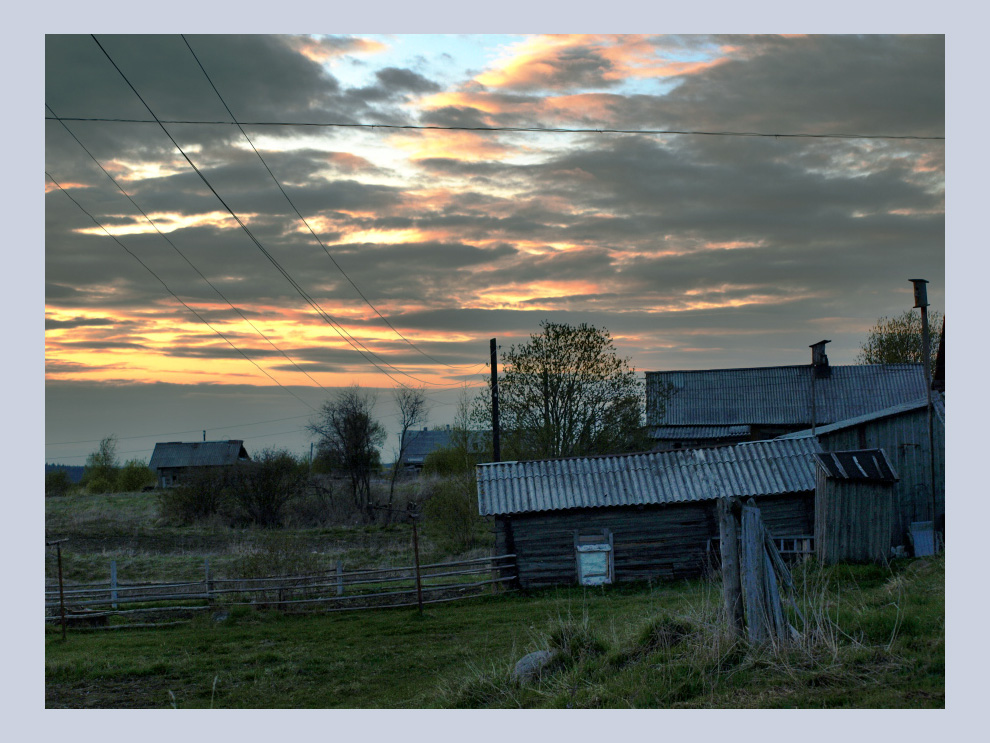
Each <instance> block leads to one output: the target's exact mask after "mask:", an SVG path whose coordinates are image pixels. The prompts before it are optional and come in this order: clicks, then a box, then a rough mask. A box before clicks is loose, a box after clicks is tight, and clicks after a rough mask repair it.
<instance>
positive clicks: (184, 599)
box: [45, 555, 515, 626]
mask: <svg viewBox="0 0 990 743" xmlns="http://www.w3.org/2000/svg"><path fill="white" fill-rule="evenodd" d="M204 567H205V569H204V575H203V580H200V581H187V582H173V583H118V582H117V580H116V575H117V574H116V565H115V563H114V564H112V566H111V571H110V573H111V580H110V582H109V583H86V584H75V585H66V586H65V587H64V589H63V595H64V601H65V619H66V621H67V622H68V623H69V625H70V626H72V625H86V624H89V625H95V626H101V625H109V619H110V617H121V618H126V619H133V618H141V616H142V615H145V616H151V617H154V618H156V619H157V618H160V617H162V616H163V615H164V616H167V615H168V614H169V613H171V614H173V615H174V614H183V615H187V614H188V613H190V612H198V611H209V610H213V611H220V610H223V609H227V608H230V607H235V606H253V607H256V608H261V609H277V610H280V611H346V610H355V609H387V608H389V609H390V608H397V607H409V606H417V604H418V603H419V602H418V595H417V594H418V591H417V586H416V568H415V567H414V566H413V567H397V568H382V569H377V570H352V571H346V572H345V571H344V570H343V566H342V565H341V563H340V562H338V563H337V567H336V569H335V570H329V571H324V572H319V573H311V574H308V575H292V576H270V577H265V578H222V579H221V578H212V577H211V576H210V571H209V562H208V561H207V562H206V563H205V566H204ZM419 577H420V584H421V595H422V603H423V604H436V603H441V602H446V601H456V600H458V599H465V598H471V597H473V596H478V595H481V594H483V593H484V592H485V591H486V590H489V591H492V592H495V591H504V590H511V583H512V581H514V580H515V555H498V556H495V557H482V558H477V559H474V560H459V561H455V562H442V563H434V564H431V565H420V566H419ZM60 608H61V603H60V593H59V588H58V586H46V587H45V621H46V622H58V621H60V619H61V614H60ZM115 626H116V625H115ZM124 626H126V625H124Z"/></svg>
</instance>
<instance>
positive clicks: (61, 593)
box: [45, 539, 69, 640]
mask: <svg viewBox="0 0 990 743" xmlns="http://www.w3.org/2000/svg"><path fill="white" fill-rule="evenodd" d="M67 541H69V540H68V539H59V540H57V541H55V542H45V544H46V545H48V546H49V547H51V546H52V545H54V546H55V554H56V556H57V558H58V606H59V611H60V612H61V614H62V639H63V640H65V587H64V586H63V584H62V542H67Z"/></svg>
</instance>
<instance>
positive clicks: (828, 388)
mask: <svg viewBox="0 0 990 743" xmlns="http://www.w3.org/2000/svg"><path fill="white" fill-rule="evenodd" d="M828 342H829V341H820V342H818V343H816V344H814V345H813V346H811V348H812V363H811V364H808V365H798V366H764V367H755V368H748V369H706V370H698V371H656V372H646V405H647V407H646V410H647V414H646V422H647V426H648V427H649V430H650V436H651V437H652V439H653V441H654V445H655V447H656V448H657V449H676V448H682V447H688V446H706V445H717V444H727V443H736V442H740V441H757V440H762V439H769V438H775V437H777V436H781V435H784V434H787V433H791V432H794V431H799V430H803V429H806V428H810V427H811V426H812V425H814V426H820V425H827V424H830V423H835V422H836V421H841V420H845V419H848V418H853V417H856V416H860V415H865V414H868V413H872V412H875V411H878V410H883V409H885V408H889V407H891V406H894V405H899V404H902V403H906V402H909V401H911V400H916V399H918V398H919V397H922V396H924V395H925V377H924V369H923V367H922V365H921V364H920V363H918V364H869V365H853V366H831V365H829V363H828V357H827V356H826V355H825V344H826V343H828Z"/></svg>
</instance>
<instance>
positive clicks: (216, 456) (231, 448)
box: [148, 439, 251, 488]
mask: <svg viewBox="0 0 990 743" xmlns="http://www.w3.org/2000/svg"><path fill="white" fill-rule="evenodd" d="M250 460H251V457H250V456H248V453H247V450H246V449H245V448H244V442H243V441H241V440H237V439H232V440H230V441H193V442H184V441H169V442H166V443H158V444H155V450H154V452H152V454H151V461H150V462H149V463H148V466H149V467H150V468H151V469H153V470H154V471H155V474H156V475H157V476H158V487H160V488H169V487H174V486H176V485H180V484H182V483H183V482H186V481H188V480H189V479H190V478H192V477H193V476H195V475H196V474H197V473H201V472H207V471H210V470H216V469H218V468H226V467H233V466H234V465H235V464H239V463H243V462H249V461H250Z"/></svg>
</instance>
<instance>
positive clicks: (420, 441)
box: [403, 428, 491, 464]
mask: <svg viewBox="0 0 990 743" xmlns="http://www.w3.org/2000/svg"><path fill="white" fill-rule="evenodd" d="M455 433H457V432H456V431H455V430H453V429H449V428H448V429H446V430H440V431H427V430H423V431H410V432H409V433H408V434H407V435H408V436H409V443H408V444H406V454H405V457H404V458H403V462H404V463H405V464H422V463H423V462H424V461H425V459H426V456H427V455H428V454H430V453H432V452H435V451H436V450H437V449H442V448H445V447H448V446H451V445H452V444H453V439H454V434H455ZM469 436H470V438H469V441H470V443H471V445H472V447H471V448H472V449H474V450H477V449H482V448H484V442H485V440H486V438H485V437H489V438H490V437H491V433H490V432H486V431H470V432H469Z"/></svg>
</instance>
